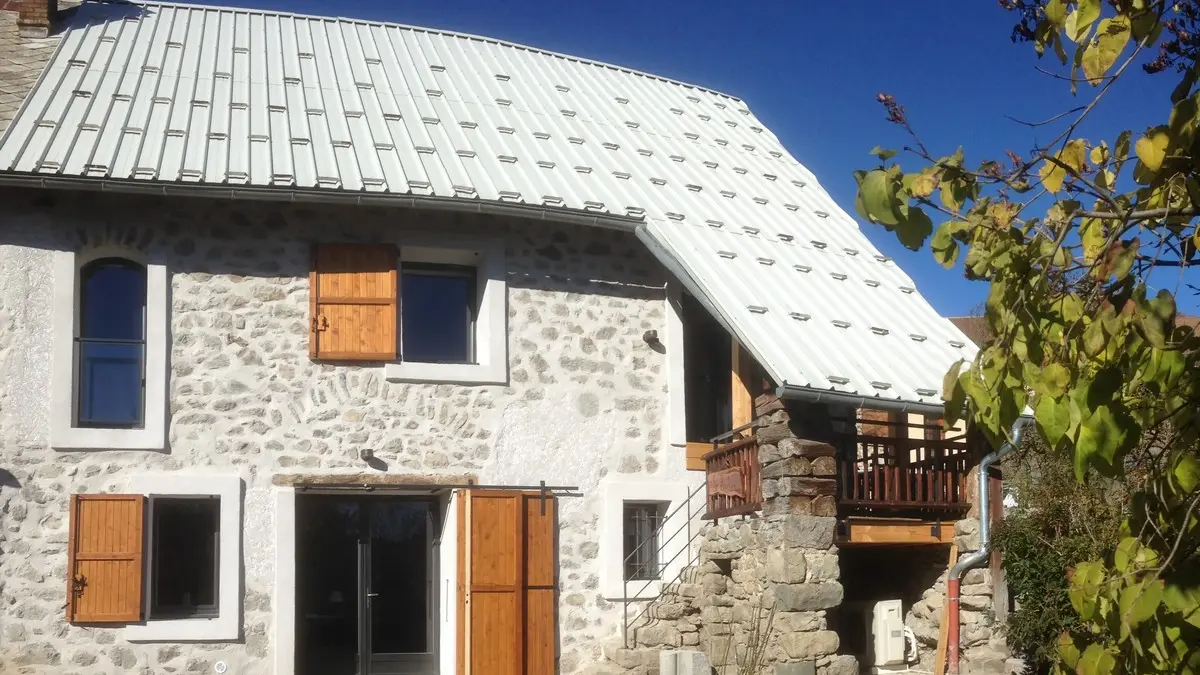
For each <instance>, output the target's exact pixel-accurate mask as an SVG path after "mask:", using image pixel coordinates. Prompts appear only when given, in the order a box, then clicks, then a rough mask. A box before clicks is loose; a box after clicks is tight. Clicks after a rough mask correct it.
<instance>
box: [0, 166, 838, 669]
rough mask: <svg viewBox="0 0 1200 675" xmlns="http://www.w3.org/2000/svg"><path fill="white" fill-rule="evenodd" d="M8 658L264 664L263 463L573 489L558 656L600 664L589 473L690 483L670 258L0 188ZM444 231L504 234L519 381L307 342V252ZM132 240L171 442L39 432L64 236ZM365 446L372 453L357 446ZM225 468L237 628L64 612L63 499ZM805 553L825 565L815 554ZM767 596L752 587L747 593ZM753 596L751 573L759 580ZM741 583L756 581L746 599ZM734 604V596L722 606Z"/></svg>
mask: <svg viewBox="0 0 1200 675" xmlns="http://www.w3.org/2000/svg"><path fill="white" fill-rule="evenodd" d="M0 204H3V207H2V208H0V672H2V673H5V674H9V673H12V674H18V675H23V674H32V673H37V674H38V675H54V674H56V673H71V674H72V675H110V674H111V673H115V672H120V673H135V674H141V675H151V674H158V673H180V674H185V675H189V674H193V673H211V672H213V666H214V664H215V663H216V661H218V660H221V661H224V662H225V663H226V664H227V666H228V672H230V673H238V674H239V675H269V674H270V673H271V672H272V665H271V664H272V660H271V658H272V656H271V655H272V653H273V649H274V644H273V639H274V637H273V636H274V634H275V633H274V630H275V626H274V615H273V613H272V598H273V590H274V541H275V525H274V517H273V511H274V501H273V495H274V490H275V489H276V488H274V487H273V480H274V479H275V478H277V477H279V476H287V475H291V474H310V475H315V474H357V473H364V472H365V473H370V472H377V473H379V472H382V473H384V474H396V475H405V474H406V475H424V476H433V477H436V476H439V475H445V476H461V475H474V476H476V477H478V478H479V480H480V481H482V482H485V483H487V482H504V483H507V484H530V483H533V484H536V483H537V482H538V481H539V480H545V481H547V483H549V484H552V485H554V484H558V485H575V486H579V488H580V492H581V493H582V494H583V495H584V496H583V497H579V498H564V499H562V500H560V513H559V523H560V530H559V531H560V540H559V560H560V579H559V591H560V595H559V597H560V610H559V617H560V627H559V636H560V641H559V642H560V672H561V673H562V675H570V674H572V673H576V672H578V671H580V670H581V669H583V668H585V667H587V666H588V665H590V664H592V663H595V662H597V661H599V660H601V659H602V655H601V651H600V645H601V643H602V641H603V640H604V639H607V638H609V637H610V636H612V635H613V634H614V633H615V631H616V630H617V627H618V626H619V625H620V621H619V611H620V608H619V606H617V605H614V604H612V603H610V602H608V601H606V600H605V599H604V598H603V597H602V596H601V593H600V591H599V590H598V587H599V582H598V569H599V561H598V555H599V551H598V546H597V543H596V540H595V536H594V533H595V530H596V527H597V522H598V515H597V514H598V511H599V506H598V505H599V499H600V498H599V495H598V492H599V491H598V490H597V489H596V488H597V485H598V484H599V483H600V481H601V480H602V479H603V478H604V477H605V476H608V475H611V476H617V475H621V474H624V475H633V474H643V475H647V476H652V477H662V478H664V479H671V480H676V481H680V480H691V481H693V482H694V481H695V480H699V479H700V476H699V475H698V474H694V473H693V474H690V475H687V474H685V472H684V463H683V461H682V456H675V455H670V454H668V453H669V452H670V451H669V450H668V449H667V448H668V446H667V444H666V442H665V440H664V437H663V429H662V423H661V420H663V419H665V418H666V412H665V407H666V394H665V390H666V376H665V371H666V369H665V366H664V359H665V356H664V355H663V354H662V353H660V351H656V350H654V349H652V348H650V346H648V345H647V344H646V343H645V341H644V340H643V339H642V335H643V333H644V332H645V331H647V330H651V329H654V330H658V331H659V333H660V334H662V333H663V332H664V311H665V310H664V303H665V300H664V290H663V287H664V283H665V281H666V275H665V272H664V271H663V270H662V269H661V268H660V267H659V266H658V265H657V263H655V262H654V261H653V259H652V258H651V257H650V256H649V254H648V253H647V252H646V251H645V250H644V247H643V246H642V245H641V244H640V243H639V242H638V241H637V240H636V239H635V238H634V237H633V236H632V235H630V234H628V233H622V232H616V231H608V230H601V229H585V228H581V227H575V226H559V225H554V224H551V223H546V222H532V221H523V220H519V219H515V218H502V217H495V216H480V215H473V214H459V213H449V212H420V211H413V210H403V209H383V208H347V207H337V208H335V207H326V206H293V205H286V204H274V203H255V202H248V201H223V200H206V199H180V198H174V199H162V198H156V197H130V196H107V195H100V194H98V193H70V192H51V191H37V190H16V189H0ZM412 230H426V231H427V230H432V231H437V232H453V233H461V234H476V235H488V236H500V237H504V238H505V241H506V259H507V275H508V276H507V286H508V332H509V382H508V385H507V386H479V387H467V386H457V385H453V386H452V385H432V384H401V383H390V382H387V381H386V380H385V379H384V378H383V372H382V367H381V366H378V365H372V364H367V365H358V366H347V365H336V366H335V365H328V364H321V363H314V362H312V361H311V360H310V359H309V357H308V348H307V335H308V325H309V324H308V304H309V302H308V265H309V246H310V244H311V243H312V242H315V241H394V240H396V239H397V237H399V236H401V234H402V233H403V232H406V231H412ZM112 243H116V244H121V245H124V246H127V247H131V248H134V249H137V250H140V251H143V252H145V253H146V254H147V255H148V256H150V257H151V258H154V259H158V260H163V261H165V263H166V265H167V267H168V271H169V274H170V279H171V319H170V321H171V324H170V327H171V333H172V336H171V337H172V350H171V362H170V370H171V377H170V383H169V388H168V392H169V395H170V426H169V448H168V449H167V451H166V452H130V451H110V452H58V451H55V450H53V449H52V448H51V447H50V446H49V431H48V429H49V424H48V421H47V420H48V412H49V400H50V399H49V384H48V383H49V381H50V365H51V358H52V356H51V349H50V338H51V332H52V331H53V330H61V329H62V328H61V327H56V326H52V325H51V319H50V317H51V311H50V308H51V303H52V285H53V284H52V279H51V274H50V259H51V257H52V252H53V251H55V250H77V251H78V250H84V249H86V248H87V247H90V246H95V245H100V244H112ZM361 448H371V449H373V450H374V454H375V458H376V460H377V464H376V465H373V466H377V468H370V467H368V466H367V465H365V464H364V463H363V462H362V461H361V460H360V459H359V450H360V449H361ZM213 468H220V469H223V470H227V471H233V472H236V473H238V474H239V475H240V476H241V477H242V480H243V481H244V484H245V496H244V508H243V512H244V518H243V561H242V567H243V570H244V571H243V587H244V589H245V597H244V606H243V611H242V633H243V637H242V639H240V640H238V641H236V642H233V643H186V644H154V643H130V642H127V641H126V640H124V638H123V637H122V630H121V628H119V627H86V626H73V625H68V624H67V623H66V622H65V621H64V618H63V607H64V604H65V591H66V575H67V570H66V565H67V555H66V542H67V503H68V498H69V496H70V495H71V494H72V493H87V492H120V491H122V490H123V489H125V488H126V476H128V475H129V474H130V473H133V472H146V471H155V472H157V471H162V472H172V471H181V470H188V469H213ZM817 567H818V566H817V565H815V564H814V565H813V567H812V569H817ZM756 592H757V591H756ZM747 593H749V591H747ZM747 597H749V595H747ZM727 609H728V608H727Z"/></svg>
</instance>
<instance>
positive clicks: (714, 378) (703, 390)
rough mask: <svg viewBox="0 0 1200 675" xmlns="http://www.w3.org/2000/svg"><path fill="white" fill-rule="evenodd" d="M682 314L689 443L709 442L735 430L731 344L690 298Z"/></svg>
mask: <svg viewBox="0 0 1200 675" xmlns="http://www.w3.org/2000/svg"><path fill="white" fill-rule="evenodd" d="M681 311H682V315H683V316H682V320H683V375H684V392H685V395H686V399H685V401H686V402H685V406H686V411H687V412H686V422H685V424H686V427H687V440H688V441H689V442H694V443H708V442H710V441H711V440H712V438H713V437H714V436H718V435H720V434H723V433H725V432H727V431H729V430H730V429H732V428H733V404H732V388H731V384H732V377H731V369H730V365H731V358H730V356H731V354H732V350H733V346H732V341H731V339H730V337H729V333H727V332H725V329H724V328H722V327H721V325H720V324H719V323H717V321H716V320H715V319H713V318H712V315H710V314H709V313H708V310H706V309H704V307H703V306H701V305H700V303H699V302H698V301H697V300H696V299H695V298H693V297H692V296H691V295H686V294H685V295H684V296H683V300H682V302H681Z"/></svg>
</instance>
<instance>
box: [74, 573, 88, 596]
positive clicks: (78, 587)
mask: <svg viewBox="0 0 1200 675" xmlns="http://www.w3.org/2000/svg"><path fill="white" fill-rule="evenodd" d="M85 587H87V577H85V576H83V575H80V576H77V577H75V578H74V579H72V580H71V592H72V593H74V594H75V597H77V598H78V597H80V596H82V595H83V589H84V588H85Z"/></svg>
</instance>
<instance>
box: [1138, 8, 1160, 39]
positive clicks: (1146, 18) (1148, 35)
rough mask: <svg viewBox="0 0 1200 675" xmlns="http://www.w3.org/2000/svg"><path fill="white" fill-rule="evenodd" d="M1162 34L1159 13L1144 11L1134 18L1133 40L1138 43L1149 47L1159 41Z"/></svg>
mask: <svg viewBox="0 0 1200 675" xmlns="http://www.w3.org/2000/svg"><path fill="white" fill-rule="evenodd" d="M1161 32H1162V23H1160V22H1159V20H1158V13H1157V12H1151V11H1144V12H1142V13H1140V14H1138V15H1136V16H1135V17H1134V18H1133V39H1134V40H1135V41H1137V42H1138V43H1142V44H1145V46H1147V47H1149V46H1151V45H1153V44H1154V43H1155V41H1156V40H1158V35H1159V33H1161Z"/></svg>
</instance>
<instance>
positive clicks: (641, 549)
mask: <svg viewBox="0 0 1200 675" xmlns="http://www.w3.org/2000/svg"><path fill="white" fill-rule="evenodd" d="M666 515H667V502H626V503H625V513H624V519H623V520H624V531H625V549H624V550H625V580H626V581H655V580H658V579H661V578H662V562H661V561H660V559H659V557H660V551H659V548H660V546H661V542H660V541H659V530H660V529H662V524H663V520H665V519H666Z"/></svg>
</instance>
